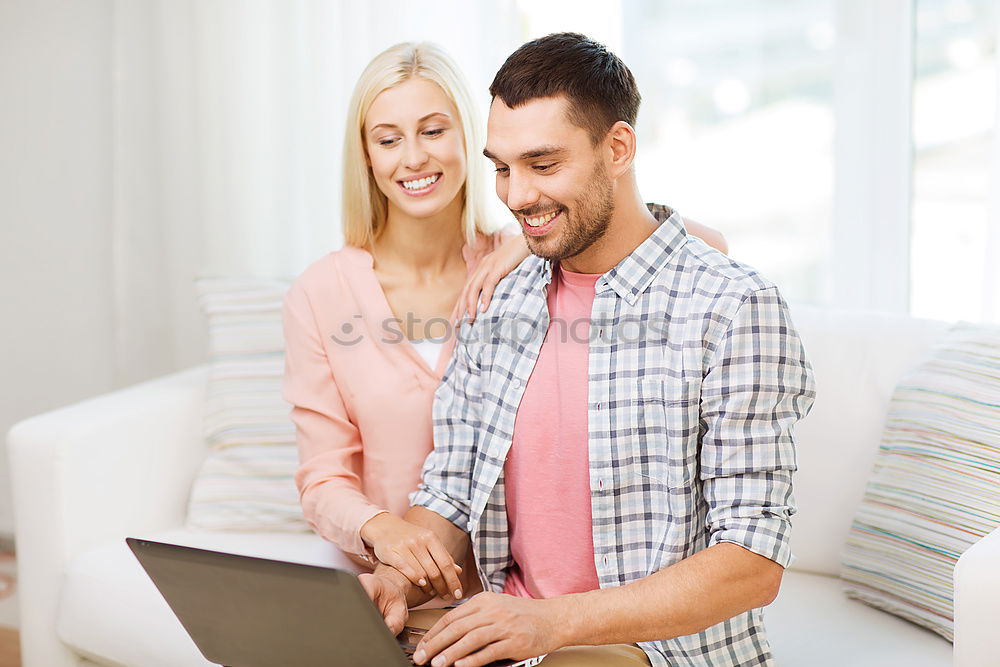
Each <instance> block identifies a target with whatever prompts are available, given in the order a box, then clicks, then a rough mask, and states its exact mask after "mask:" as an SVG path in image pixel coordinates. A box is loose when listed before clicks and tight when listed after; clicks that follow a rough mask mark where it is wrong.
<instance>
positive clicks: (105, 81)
mask: <svg viewBox="0 0 1000 667" xmlns="http://www.w3.org/2000/svg"><path fill="white" fill-rule="evenodd" d="M111 30H112V2H111V0H88V1H87V2H79V1H78V0H46V1H44V2H22V1H18V0H2V1H0V304H2V307H3V326H0V350H2V353H0V386H2V397H0V432H3V433H6V430H7V428H9V427H10V426H11V425H12V424H13V423H14V422H16V421H18V420H20V419H22V418H24V417H28V416H30V415H32V414H35V413H37V412H41V411H43V410H46V409H50V408H54V407H57V406H60V405H64V404H67V403H70V402H73V401H75V400H78V399H80V398H83V397H86V396H91V395H94V394H97V393H100V392H103V391H106V390H108V389H110V388H111V386H112V384H113V368H114V365H113V356H114V354H113V346H114V341H113V338H112V322H113V317H112V290H111V285H112V264H111V246H110V243H109V242H108V239H109V238H110V225H111V209H112V186H111V160H112V129H111V100H112V98H111V86H112V81H111ZM0 473H2V477H0V479H2V480H4V481H3V482H0V533H12V532H13V519H12V515H11V506H10V498H9V485H8V484H7V483H6V481H5V480H6V478H7V456H6V450H4V451H3V453H2V454H0Z"/></svg>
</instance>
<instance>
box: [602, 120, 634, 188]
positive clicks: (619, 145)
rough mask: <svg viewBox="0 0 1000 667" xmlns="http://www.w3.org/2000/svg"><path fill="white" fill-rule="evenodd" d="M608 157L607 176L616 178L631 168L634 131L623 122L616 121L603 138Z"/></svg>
mask: <svg viewBox="0 0 1000 667" xmlns="http://www.w3.org/2000/svg"><path fill="white" fill-rule="evenodd" d="M604 142H605V146H606V148H607V152H606V154H607V156H608V175H609V176H610V177H611V178H618V177H619V176H621V175H622V174H624V173H625V172H627V171H628V170H629V169H631V168H632V160H634V159H635V147H636V137H635V130H634V129H633V128H632V126H631V125H629V124H628V123H626V122H625V121H623V120H620V121H617V122H616V123H615V124H614V125H612V126H611V129H609V130H608V133H607V135H606V136H605V138H604Z"/></svg>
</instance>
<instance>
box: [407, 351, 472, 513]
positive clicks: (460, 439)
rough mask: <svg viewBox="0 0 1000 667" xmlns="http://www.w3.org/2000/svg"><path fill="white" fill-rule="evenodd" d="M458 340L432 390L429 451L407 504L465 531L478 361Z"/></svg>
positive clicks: (468, 505) (470, 485) (470, 476)
mask: <svg viewBox="0 0 1000 667" xmlns="http://www.w3.org/2000/svg"><path fill="white" fill-rule="evenodd" d="M469 347H470V346H469V345H467V344H466V343H464V342H463V341H462V340H461V338H460V340H459V342H458V344H457V345H456V347H455V354H454V355H453V356H452V359H451V362H450V363H449V365H448V369H447V370H446V371H445V374H444V377H443V378H442V380H441V384H440V386H439V387H438V389H437V392H436V393H435V394H434V408H433V415H434V450H433V451H432V452H431V453H430V455H429V456H428V457H427V460H426V461H425V462H424V468H423V474H422V475H421V483H420V486H419V487H418V488H417V490H416V491H414V492H413V493H412V494H410V504H411V505H414V506H418V505H419V506H421V507H426V508H427V509H429V510H431V511H433V512H436V513H437V514H440V515H441V516H443V517H444V518H445V519H448V520H449V521H451V522H452V523H453V524H455V526H457V527H458V528H460V529H461V530H464V531H468V525H469V514H470V506H471V488H472V477H473V464H474V457H475V452H476V448H477V443H478V439H479V429H480V405H481V380H482V376H481V373H480V369H479V365H478V363H477V362H476V361H475V360H474V359H473V354H472V353H471V351H470V349H469Z"/></svg>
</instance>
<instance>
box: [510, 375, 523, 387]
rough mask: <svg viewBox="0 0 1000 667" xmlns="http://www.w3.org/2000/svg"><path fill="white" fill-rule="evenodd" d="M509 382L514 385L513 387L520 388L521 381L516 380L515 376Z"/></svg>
mask: <svg viewBox="0 0 1000 667" xmlns="http://www.w3.org/2000/svg"><path fill="white" fill-rule="evenodd" d="M511 384H512V385H514V389H520V388H521V381H520V380H518V379H517V378H515V379H514V381H513V382H511Z"/></svg>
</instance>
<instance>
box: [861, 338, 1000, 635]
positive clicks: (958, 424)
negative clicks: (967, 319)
mask: <svg viewBox="0 0 1000 667" xmlns="http://www.w3.org/2000/svg"><path fill="white" fill-rule="evenodd" d="M998 526H1000V329H997V328H989V327H983V326H974V325H969V324H960V325H957V326H955V327H954V328H953V329H952V330H951V331H950V332H949V334H948V335H947V336H946V337H945V339H944V340H943V341H942V342H941V343H940V344H939V345H938V346H936V347H935V349H934V350H933V352H932V353H931V357H930V359H928V360H927V361H925V362H924V363H923V364H922V365H921V366H919V367H918V368H916V369H915V371H914V372H913V373H912V374H910V375H909V376H908V377H906V378H904V379H903V380H902V381H901V382H900V383H899V384H898V385H897V387H896V391H895V393H894V394H893V398H892V402H891V403H890V406H889V414H888V418H887V421H886V427H885V433H884V435H883V437H882V445H881V448H880V450H879V453H878V456H877V458H876V462H875V470H874V472H873V473H872V476H871V478H870V479H869V482H868V487H867V490H866V492H865V496H864V500H863V501H862V503H861V506H860V508H859V509H858V513H857V515H856V517H855V519H854V523H853V525H852V526H851V531H850V535H849V537H848V540H847V545H846V548H845V552H844V558H843V563H842V570H841V577H842V578H843V580H844V582H845V584H846V592H847V595H848V596H849V597H852V598H855V599H858V600H861V601H863V602H866V603H868V604H870V605H872V606H874V607H878V608H880V609H883V610H885V611H887V612H889V613H892V614H895V615H897V616H901V617H903V618H905V619H908V620H910V621H913V622H914V623H917V624H919V625H922V626H925V627H927V628H930V629H931V630H933V631H934V632H936V633H938V634H940V635H942V636H944V637H946V638H947V639H949V640H952V641H953V640H954V613H953V602H954V590H953V585H952V574H953V571H954V569H955V563H956V562H957V561H958V557H959V556H961V555H962V553H963V552H964V551H965V550H966V549H968V548H969V547H970V546H972V544H973V543H975V542H976V541H977V540H978V539H979V538H981V537H982V536H984V535H986V534H987V533H989V532H991V531H992V530H994V529H995V528H997V527H998Z"/></svg>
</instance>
